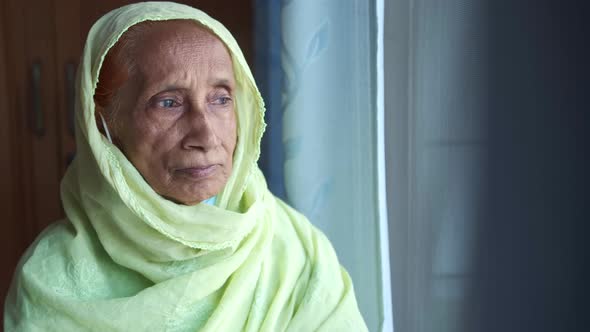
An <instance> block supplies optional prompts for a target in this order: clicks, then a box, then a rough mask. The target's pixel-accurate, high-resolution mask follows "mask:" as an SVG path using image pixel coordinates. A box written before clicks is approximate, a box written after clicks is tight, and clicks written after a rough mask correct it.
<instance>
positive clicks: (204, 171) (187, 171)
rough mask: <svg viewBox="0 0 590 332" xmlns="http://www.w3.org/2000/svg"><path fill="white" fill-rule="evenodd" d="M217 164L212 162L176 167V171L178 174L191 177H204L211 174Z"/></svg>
mask: <svg viewBox="0 0 590 332" xmlns="http://www.w3.org/2000/svg"><path fill="white" fill-rule="evenodd" d="M218 166H219V165H218V164H213V165H207V166H197V167H189V168H181V169H177V170H176V172H179V173H180V174H183V175H186V176H189V177H191V178H205V177H208V176H209V175H211V174H213V172H215V170H216V169H217V167H218Z"/></svg>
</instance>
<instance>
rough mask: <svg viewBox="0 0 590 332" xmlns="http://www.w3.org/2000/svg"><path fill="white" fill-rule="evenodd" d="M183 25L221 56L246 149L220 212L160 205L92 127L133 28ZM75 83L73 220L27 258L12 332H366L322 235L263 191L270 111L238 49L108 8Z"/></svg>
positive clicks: (70, 182) (146, 14) (9, 325)
mask: <svg viewBox="0 0 590 332" xmlns="http://www.w3.org/2000/svg"><path fill="white" fill-rule="evenodd" d="M170 19H188V20H194V21H196V22H199V23H200V24H202V25H203V26H205V27H207V28H209V29H210V30H211V31H212V32H213V33H214V34H216V35H217V36H218V37H219V38H220V39H221V40H222V41H224V42H225V44H226V45H227V47H228V49H229V51H230V53H231V56H232V59H233V65H234V72H235V75H236V81H237V89H236V96H235V100H236V112H237V118H238V144H237V146H236V150H235V152H234V167H233V174H232V176H231V177H230V179H229V181H228V183H227V185H226V186H225V188H224V190H223V192H221V193H220V194H219V195H218V196H217V200H216V203H215V205H207V204H198V205H196V206H184V205H179V204H176V203H173V202H171V201H168V200H166V199H164V198H162V197H160V196H159V195H158V194H157V193H156V192H154V190H153V189H152V188H151V187H150V186H149V185H148V184H147V183H146V182H145V181H144V180H143V178H142V176H141V174H139V172H138V171H137V170H136V169H135V167H133V165H132V164H131V163H130V162H129V161H128V160H127V159H126V158H125V156H124V155H123V154H122V153H121V151H119V150H118V149H117V147H115V146H114V145H112V144H110V143H109V141H108V140H106V139H105V137H104V136H102V135H101V134H100V133H99V131H98V130H97V126H96V122H95V117H94V99H93V95H94V89H95V87H96V85H97V80H98V76H99V72H100V67H101V64H102V61H103V58H104V57H105V55H106V53H107V51H108V50H109V49H110V48H111V47H112V46H113V45H114V44H115V43H116V42H117V40H118V39H119V37H120V36H121V35H122V34H123V33H124V32H125V31H126V30H127V29H128V28H129V27H130V26H132V25H134V24H136V23H139V22H142V21H146V20H155V21H160V20H170ZM77 79H78V81H77V84H78V85H77V101H76V106H77V114H76V134H77V136H76V137H77V142H76V143H77V149H78V150H77V151H78V152H77V157H76V159H75V160H74V162H73V163H72V165H71V166H70V168H69V169H68V171H67V174H66V176H65V177H64V179H63V181H62V188H61V190H62V193H61V194H62V202H63V205H64V209H65V211H66V215H67V218H66V219H65V220H63V221H60V222H57V223H55V224H54V225H52V226H51V227H49V228H48V229H47V230H46V231H44V232H43V234H42V235H41V236H39V238H38V239H37V240H36V241H35V243H34V244H33V245H32V246H31V247H30V248H29V250H28V251H27V253H26V254H25V256H24V257H23V258H22V260H21V263H20V264H19V267H18V268H17V272H16V274H15V277H14V280H13V284H12V287H11V290H10V293H9V296H8V298H7V299H6V303H5V313H4V319H5V323H4V324H5V330H6V331H43V332H47V331H60V332H61V331H197V330H202V331H272V332H274V331H285V330H286V331H304V332H307V331H316V330H318V331H365V330H366V329H367V328H366V326H365V323H364V322H363V319H362V317H361V315H360V313H359V310H358V307H357V304H356V300H355V297H354V291H353V288H352V283H351V280H350V278H349V276H348V274H347V273H346V271H345V270H344V269H343V268H342V267H341V266H340V264H339V263H338V260H337V258H336V255H335V253H334V250H333V248H332V246H331V245H330V243H329V241H328V240H327V239H326V237H325V236H324V235H323V234H322V233H321V232H320V231H318V230H317V229H316V228H314V227H313V226H312V225H311V224H310V223H309V221H308V220H307V219H305V217H304V216H303V215H301V214H299V213H297V212H296V211H294V210H293V209H292V208H290V207H289V206H287V205H286V204H285V203H283V202H281V201H279V200H278V199H277V198H275V197H274V196H273V195H272V194H271V193H270V192H269V191H268V189H267V186H266V183H265V181H264V177H263V176H262V174H261V172H260V171H259V169H258V167H257V165H256V161H257V159H258V156H259V154H260V147H259V146H260V138H261V136H262V133H263V131H264V126H265V124H264V121H263V114H264V104H263V101H262V98H261V97H260V93H259V92H258V89H257V88H256V85H255V82H254V79H253V77H252V74H251V72H250V70H249V68H248V66H247V64H246V61H245V59H244V56H243V55H242V53H241V51H240V49H239V47H238V45H237V43H236V41H235V40H234V39H233V37H232V36H231V35H230V33H229V32H228V31H227V30H226V29H225V28H224V27H223V26H222V25H221V24H220V23H219V22H217V21H215V20H213V19H212V18H210V17H209V16H207V15H206V14H205V13H203V12H201V11H199V10H196V9H194V8H191V7H188V6H184V5H179V4H175V3H164V2H160V3H158V2H152V3H139V4H134V5H129V6H126V7H122V8H119V9H117V10H114V11H112V12H110V13H108V14H107V15H105V16H104V17H102V18H101V19H100V20H99V21H98V22H96V24H95V25H94V26H93V28H92V29H91V31H90V33H89V36H88V40H87V42H86V47H85V49H84V54H83V56H82V59H81V63H80V67H79V71H78V78H77Z"/></svg>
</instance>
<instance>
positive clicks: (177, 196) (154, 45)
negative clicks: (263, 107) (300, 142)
mask: <svg viewBox="0 0 590 332" xmlns="http://www.w3.org/2000/svg"><path fill="white" fill-rule="evenodd" d="M139 39H140V40H138V42H137V43H136V45H134V48H133V54H134V60H133V62H134V65H135V67H134V70H133V71H132V74H131V75H130V76H129V79H128V80H127V82H126V83H125V84H124V85H123V86H122V87H121V89H120V90H119V91H118V92H117V101H118V107H119V110H118V111H117V113H116V114H117V115H116V118H115V121H116V129H115V130H114V131H115V133H114V136H115V142H116V144H117V145H119V147H120V148H121V149H122V151H123V152H124V153H125V155H126V156H127V158H128V159H129V160H130V161H131V162H132V163H133V165H134V166H135V167H136V168H137V169H138V170H139V172H140V173H141V174H142V175H143V177H144V178H145V180H146V181H147V182H148V183H149V184H150V185H151V187H152V188H153V189H154V190H155V191H156V192H157V193H159V194H160V195H162V196H164V197H166V198H168V199H170V200H172V201H175V202H178V203H182V204H187V205H193V204H197V203H199V202H201V201H203V200H205V199H207V198H210V197H212V196H214V195H217V194H218V193H219V192H220V191H221V190H222V189H223V187H224V186H225V184H226V182H227V179H228V178H229V176H230V175H231V172H232V161H233V160H232V157H233V152H234V148H235V146H236V139H237V134H236V115H235V112H234V108H235V105H234V90H235V85H236V83H235V79H234V72H233V66H232V61H231V57H230V55H229V53H228V51H227V49H226V48H225V45H224V44H223V43H222V42H221V41H220V40H219V39H218V38H217V37H216V36H214V35H213V34H212V33H210V32H208V31H207V30H205V29H204V28H201V27H198V26H197V25H195V24H194V23H192V22H182V21H180V22H178V21H177V22H166V24H155V25H153V26H152V27H150V28H149V30H148V31H147V32H146V33H145V34H143V35H142V36H141V37H140V38H139Z"/></svg>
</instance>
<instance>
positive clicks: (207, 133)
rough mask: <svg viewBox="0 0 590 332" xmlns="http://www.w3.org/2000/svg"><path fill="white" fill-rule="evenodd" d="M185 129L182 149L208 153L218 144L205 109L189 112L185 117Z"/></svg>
mask: <svg viewBox="0 0 590 332" xmlns="http://www.w3.org/2000/svg"><path fill="white" fill-rule="evenodd" d="M185 121H187V123H186V124H187V127H188V130H187V132H186V135H185V137H184V138H183V142H182V147H183V148H184V149H189V150H190V149H198V150H203V151H208V150H211V149H213V148H215V147H216V146H217V145H218V144H219V139H218V137H217V134H216V132H215V128H214V126H213V123H212V119H211V118H210V116H209V114H207V111H206V109H204V108H203V109H198V110H191V111H189V112H188V114H187V115H186V119H185Z"/></svg>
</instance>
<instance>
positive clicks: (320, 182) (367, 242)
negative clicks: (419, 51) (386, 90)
mask: <svg viewBox="0 0 590 332" xmlns="http://www.w3.org/2000/svg"><path fill="white" fill-rule="evenodd" d="M376 13H377V11H376V7H375V1H366V0H347V1H342V0H324V1H317V0H290V1H288V0H286V1H283V3H282V32H281V33H282V42H283V45H282V53H281V57H282V59H281V60H282V66H283V71H284V77H285V80H284V82H283V98H282V99H283V111H284V114H283V142H284V145H285V165H284V171H285V173H284V176H285V189H286V196H287V199H288V200H289V202H290V203H291V204H293V205H294V206H295V207H296V208H297V209H298V210H300V211H302V212H303V213H304V214H305V215H306V216H307V217H308V218H309V219H310V220H311V222H312V223H314V224H315V225H317V226H318V227H319V228H320V229H322V230H323V231H324V232H325V233H326V235H327V236H328V237H329V238H330V239H331V241H332V243H333V244H334V247H335V249H336V252H337V253H338V256H339V259H340V261H341V262H342V264H343V265H344V266H345V267H346V269H347V270H348V271H349V273H350V275H351V277H352V279H353V282H354V286H355V291H356V295H357V300H358V304H359V307H360V310H361V312H362V314H363V316H364V318H365V320H366V322H367V325H368V327H369V329H370V330H371V331H379V330H381V329H383V326H385V330H389V329H391V311H390V310H391V308H390V305H389V301H390V294H389V285H383V280H387V282H388V280H389V277H388V276H389V271H388V265H387V263H388V252H387V250H385V251H384V252H383V253H382V250H381V249H382V247H383V245H384V246H385V248H387V244H386V243H384V242H386V240H387V234H382V233H380V230H381V228H382V226H383V225H382V224H380V221H381V220H385V219H384V218H385V217H386V216H384V215H380V209H379V199H380V194H379V179H378V172H377V170H378V162H379V160H378V149H377V140H378V130H377V129H378V124H377V99H376V98H377V90H376V86H377V76H376V54H377V53H376V52H377V49H376V46H377V19H376V17H377V16H376ZM381 198H382V197H381ZM381 235H384V236H385V237H384V239H381V238H380V236H381ZM384 266H385V270H384V269H383V267H384ZM384 276H385V278H384Z"/></svg>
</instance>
